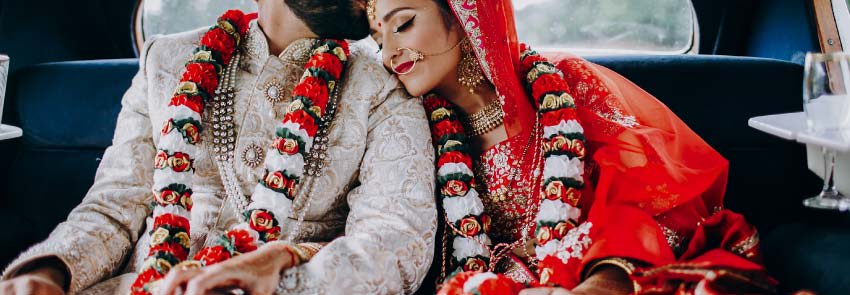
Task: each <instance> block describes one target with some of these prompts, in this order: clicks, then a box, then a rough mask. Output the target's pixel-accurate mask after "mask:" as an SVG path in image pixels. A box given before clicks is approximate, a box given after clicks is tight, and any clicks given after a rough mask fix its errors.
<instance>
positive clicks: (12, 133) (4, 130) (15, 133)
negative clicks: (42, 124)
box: [0, 124, 24, 140]
mask: <svg viewBox="0 0 850 295" xmlns="http://www.w3.org/2000/svg"><path fill="white" fill-rule="evenodd" d="M23 135H24V131H23V130H21V128H18V127H15V126H12V125H6V124H0V140H4V139H12V138H18V137H21V136H23Z"/></svg>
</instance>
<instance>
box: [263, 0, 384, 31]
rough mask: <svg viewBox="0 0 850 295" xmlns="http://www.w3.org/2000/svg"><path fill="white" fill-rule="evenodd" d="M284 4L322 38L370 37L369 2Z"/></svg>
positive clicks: (344, 0)
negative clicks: (367, 9)
mask: <svg viewBox="0 0 850 295" xmlns="http://www.w3.org/2000/svg"><path fill="white" fill-rule="evenodd" d="M277 1H281V0H277ZM283 1H284V3H286V5H287V6H289V9H290V10H292V12H293V13H295V15H296V16H298V18H299V19H301V21H303V22H304V23H305V24H306V25H307V27H309V28H310V30H312V31H313V33H315V34H316V35H318V36H319V37H321V38H334V39H352V40H359V39H363V38H366V36H368V35H369V21H368V19H367V17H366V0H283Z"/></svg>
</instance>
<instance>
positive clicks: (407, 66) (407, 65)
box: [395, 61, 413, 75]
mask: <svg viewBox="0 0 850 295" xmlns="http://www.w3.org/2000/svg"><path fill="white" fill-rule="evenodd" d="M411 68H413V62H412V61H409V62H406V63H403V64H400V65H398V66H397V67H395V72H396V73H402V75H403V74H407V71H410V69H411Z"/></svg>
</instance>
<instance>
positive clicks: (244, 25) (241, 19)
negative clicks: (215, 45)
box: [219, 9, 249, 35]
mask: <svg viewBox="0 0 850 295" xmlns="http://www.w3.org/2000/svg"><path fill="white" fill-rule="evenodd" d="M219 20H226V21H229V22H230V23H231V24H233V25H234V26H236V29H237V30H238V32H239V34H240V35H245V33H247V32H248V22H249V19H248V17H246V16H245V14H244V13H242V11H239V10H236V9H233V10H228V11H226V12H225V13H224V14H223V15H221V17H219Z"/></svg>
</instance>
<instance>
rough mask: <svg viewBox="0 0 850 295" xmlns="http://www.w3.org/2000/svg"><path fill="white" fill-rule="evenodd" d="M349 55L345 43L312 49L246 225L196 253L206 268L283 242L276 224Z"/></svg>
mask: <svg viewBox="0 0 850 295" xmlns="http://www.w3.org/2000/svg"><path fill="white" fill-rule="evenodd" d="M349 54H350V52H349V48H348V43H347V42H346V41H344V40H323V41H322V42H320V43H319V44H317V45H316V46H315V47H314V49H313V55H312V57H311V58H310V60H309V61H308V62H307V64H306V65H305V75H304V76H303V78H302V79H301V82H299V84H298V85H296V86H295V88H294V89H293V94H292V95H293V98H292V102H291V103H290V105H289V108H288V109H287V112H286V114H285V115H284V116H283V120H282V121H281V125H280V127H279V128H278V129H277V132H276V138H275V139H274V141H273V143H272V145H271V147H270V150H269V152H268V153H267V154H268V157H267V158H266V160H265V163H264V165H265V168H266V173H265V175H263V177H262V178H261V179H260V180H259V183H258V184H257V185H256V186H255V188H254V194H253V195H252V196H251V204H250V205H248V210H246V211H245V212H244V213H243V219H244V221H243V222H242V223H240V224H237V225H236V226H234V227H233V228H231V229H230V230H228V231H227V232H225V233H224V235H223V236H222V237H221V238H219V241H218V243H217V245H215V246H212V247H206V248H204V249H202V250H201V251H200V252H198V254H196V255H195V257H194V258H195V260H197V261H200V262H201V264H202V265H204V266H206V265H211V264H215V263H218V262H221V261H224V260H227V259H229V258H231V257H233V256H236V255H239V254H242V253H247V252H251V251H253V250H256V249H257V247H259V246H261V245H263V244H264V243H267V242H271V241H275V240H278V239H279V238H280V235H281V234H280V232H281V227H280V224H281V223H280V222H279V221H278V219H279V218H286V217H287V216H289V213H290V212H289V211H290V209H291V208H292V200H293V199H294V198H295V195H294V192H295V188H296V186H297V185H298V183H299V181H300V179H301V177H302V176H303V174H304V158H305V157H306V155H307V154H308V153H309V152H310V150H311V149H312V145H313V140H314V137H315V135H316V133H317V132H318V129H319V123H320V122H322V121H323V120H326V119H327V117H326V116H325V110H326V109H327V107H328V102H329V101H330V95H331V93H333V92H334V88H335V87H336V85H338V84H339V81H340V79H341V78H342V77H341V75H342V72H343V70H344V69H345V63H346V62H347V61H348V56H349Z"/></svg>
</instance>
